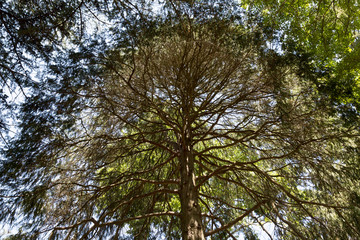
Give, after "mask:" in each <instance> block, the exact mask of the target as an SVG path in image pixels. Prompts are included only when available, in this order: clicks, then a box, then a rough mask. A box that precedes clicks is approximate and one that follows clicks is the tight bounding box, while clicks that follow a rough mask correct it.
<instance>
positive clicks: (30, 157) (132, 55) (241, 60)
mask: <svg viewBox="0 0 360 240" xmlns="http://www.w3.org/2000/svg"><path fill="white" fill-rule="evenodd" d="M114 3H115V5H114V6H116V2H114ZM143 6H144V10H141V11H138V12H136V11H135V13H134V14H133V15H131V14H130V15H127V16H123V15H122V14H123V12H120V11H119V12H117V10H116V7H115V8H114V9H115V10H114V12H113V15H112V17H113V20H112V21H114V22H113V23H114V25H113V28H112V29H110V31H109V32H110V33H111V34H113V35H111V38H110V39H107V37H108V36H105V37H104V38H103V39H95V40H96V41H85V42H83V45H82V47H81V48H79V49H78V50H77V51H71V50H70V51H68V52H67V53H66V54H64V58H61V55H60V54H59V55H58V56H57V57H58V59H57V62H53V63H52V64H51V66H50V67H51V68H50V70H51V71H52V72H51V74H49V75H48V76H49V77H48V79H47V80H46V81H45V80H44V82H42V83H41V84H39V85H38V87H37V88H34V89H33V91H32V92H31V93H29V97H28V98H27V99H26V102H25V103H24V104H23V105H22V109H21V110H22V111H21V115H20V117H21V125H20V127H21V129H22V130H21V134H19V136H18V137H17V139H14V141H13V142H12V146H11V147H10V148H8V149H6V152H5V154H6V157H7V159H6V161H4V162H3V164H2V169H1V170H2V175H1V176H2V178H1V180H2V182H4V183H6V184H7V187H6V188H4V189H3V190H2V194H3V195H4V196H5V195H6V198H3V202H2V204H3V206H5V205H6V204H12V206H11V207H10V208H9V209H8V211H4V212H3V215H2V218H3V219H4V220H5V221H8V220H11V219H12V218H14V216H15V215H14V213H15V212H16V207H20V209H18V210H19V211H21V212H22V213H23V215H22V216H23V219H22V220H23V222H24V223H26V224H28V225H24V227H29V232H27V233H28V234H25V236H24V238H27V239H29V238H45V237H48V238H50V239H71V238H76V239H89V238H92V237H94V238H99V239H100V238H104V237H105V236H106V237H112V238H113V239H124V238H126V237H128V238H131V239H134V238H135V239H151V238H154V239H155V238H160V237H161V236H163V237H166V238H167V239H179V238H180V237H182V238H183V239H204V238H205V237H211V238H213V239H224V238H232V239H236V238H239V237H240V236H241V235H243V236H246V237H248V238H249V239H251V238H253V239H254V238H256V233H254V226H259V227H260V228H263V231H264V232H266V231H267V230H266V227H264V224H266V223H269V222H271V223H272V224H274V226H275V228H276V233H277V237H278V238H289V239H299V238H300V239H303V238H310V239H318V238H327V237H329V238H335V237H339V238H348V237H356V236H359V232H358V230H357V229H358V226H357V225H356V224H357V221H356V220H357V218H358V217H357V216H356V215H355V214H354V213H355V212H356V209H357V207H358V203H357V196H358V195H357V192H356V191H357V190H356V188H355V187H349V186H350V184H349V181H350V180H355V182H354V183H355V184H357V180H356V179H351V178H350V177H348V176H355V174H356V173H355V172H354V171H356V170H354V168H351V167H352V166H353V165H355V164H356V162H357V159H356V155H355V154H353V152H354V151H356V146H357V145H356V144H357V142H356V141H357V139H356V136H357V131H356V129H357V128H356V125H355V124H354V125H352V126H350V127H347V128H345V127H343V126H342V122H341V120H340V119H339V118H338V117H336V116H335V117H334V116H332V115H330V114H328V113H329V110H330V107H329V106H328V105H324V104H320V103H323V101H322V95H320V94H319V93H318V91H316V85H315V84H314V83H313V81H312V80H313V77H314V74H311V73H314V72H316V70H317V69H314V68H305V67H304V64H305V65H306V66H310V67H311V64H307V63H308V62H309V61H310V60H311V59H308V58H307V56H306V55H302V54H300V53H299V54H298V53H297V52H295V53H294V51H293V48H292V47H291V46H289V48H287V45H286V44H285V43H284V50H283V52H279V51H276V49H271V47H270V44H269V43H271V42H274V41H277V39H276V38H275V37H274V35H273V34H272V33H273V29H271V28H270V27H268V26H267V25H266V24H265V23H264V22H263V21H261V20H259V19H258V20H256V21H255V20H254V19H253V18H252V15H251V14H249V12H246V11H244V10H243V9H240V8H236V4H229V3H228V4H223V3H222V2H221V1H209V2H206V3H203V2H185V1H177V2H172V1H169V2H166V3H165V4H164V5H163V8H162V9H159V10H156V11H157V12H152V11H151V7H150V6H148V8H145V7H146V5H143ZM133 9H134V8H133ZM135 9H136V8H135ZM140 13H141V14H140ZM156 13H158V14H156ZM250 13H251V12H250ZM145 20H146V21H145ZM96 37H99V36H98V35H96ZM102 40H103V41H102ZM56 77H58V78H56ZM349 149H350V150H352V151H353V152H351V151H348V150H349ZM349 155H350V156H351V157H350V158H349ZM19 185H20V186H22V188H19V187H18V186H19ZM339 226H341V227H340V229H339ZM269 237H270V238H272V235H271V234H269Z"/></svg>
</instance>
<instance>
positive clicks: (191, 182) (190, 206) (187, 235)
mask: <svg viewBox="0 0 360 240" xmlns="http://www.w3.org/2000/svg"><path fill="white" fill-rule="evenodd" d="M180 149H181V150H180V165H181V170H180V171H181V172H180V174H181V189H180V201H181V231H182V239H183V240H204V239H205V235H204V227H203V225H202V221H201V209H200V206H199V202H198V201H199V200H198V198H199V191H198V189H196V188H195V186H196V177H195V172H194V155H193V153H192V149H191V147H190V146H183V147H181V148H180Z"/></svg>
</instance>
